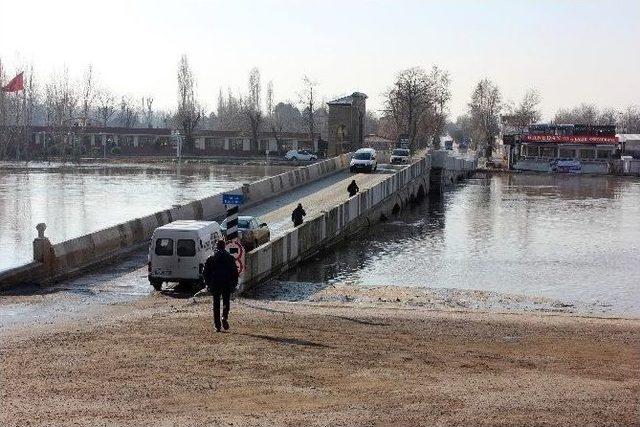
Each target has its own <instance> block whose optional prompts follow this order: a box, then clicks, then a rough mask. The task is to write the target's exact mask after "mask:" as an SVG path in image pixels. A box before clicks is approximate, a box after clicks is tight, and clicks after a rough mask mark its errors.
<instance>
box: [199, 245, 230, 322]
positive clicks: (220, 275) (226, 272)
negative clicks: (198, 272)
mask: <svg viewBox="0 0 640 427" xmlns="http://www.w3.org/2000/svg"><path fill="white" fill-rule="evenodd" d="M203 276H204V283H205V285H207V289H208V290H209V292H211V295H212V296H213V325H214V326H215V328H216V332H220V327H221V326H222V328H224V330H225V331H226V330H228V329H229V309H230V303H231V294H232V293H233V291H235V289H236V286H238V267H237V266H236V260H235V258H234V257H233V255H231V254H230V253H229V252H227V250H226V245H225V243H224V240H219V241H218V243H216V251H215V252H214V254H213V255H211V256H210V257H209V258H207V261H206V262H205V264H204V272H203ZM220 298H222V322H220Z"/></svg>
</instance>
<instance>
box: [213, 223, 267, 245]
mask: <svg viewBox="0 0 640 427" xmlns="http://www.w3.org/2000/svg"><path fill="white" fill-rule="evenodd" d="M220 229H221V230H222V234H223V235H226V234H227V220H226V219H225V220H224V221H222V224H220ZM238 236H239V237H240V242H242V246H244V248H245V249H246V250H247V251H251V250H253V249H255V248H257V247H258V246H260V245H264V244H265V243H267V242H268V241H269V240H270V239H271V230H269V226H268V225H267V224H266V223H265V222H261V220H260V218H257V217H254V216H248V215H241V216H239V217H238Z"/></svg>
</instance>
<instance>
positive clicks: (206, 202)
mask: <svg viewBox="0 0 640 427" xmlns="http://www.w3.org/2000/svg"><path fill="white" fill-rule="evenodd" d="M350 160H351V155H350V154H343V155H341V156H338V157H334V158H331V159H327V160H324V161H321V162H317V163H313V164H310V165H307V166H303V167H300V168H297V169H293V170H291V171H287V172H284V173H282V174H279V175H275V176H272V177H268V178H264V179H261V180H259V181H256V182H253V183H251V184H246V185H243V186H242V187H239V188H237V189H235V190H231V191H228V192H229V193H242V194H244V196H245V205H243V206H245V207H251V206H253V205H256V204H258V203H260V202H263V201H265V200H267V199H271V198H273V197H276V196H278V195H281V194H283V193H286V192H289V191H291V190H294V189H295V188H297V187H300V186H302V185H305V184H308V183H309V182H313V181H315V180H318V179H320V178H324V177H325V176H328V175H331V174H333V173H336V172H339V171H341V170H344V169H346V168H347V167H348V166H349V162H350ZM225 214H226V210H225V206H224V205H223V203H222V194H216V195H213V196H209V197H206V198H204V199H201V200H196V201H193V202H190V203H188V204H185V205H182V206H177V207H174V208H171V209H168V210H163V211H159V212H156V213H154V214H151V215H148V216H146V217H143V218H136V219H132V220H130V221H127V222H124V223H121V224H117V225H114V226H112V227H108V228H105V229H102V230H98V231H96V232H93V233H90V234H87V235H84V236H80V237H77V238H74V239H70V240H67V241H64V242H60V243H56V244H55V245H51V243H49V240H48V239H46V238H42V239H36V240H38V243H37V244H38V249H37V250H36V249H35V246H36V243H35V242H34V262H33V263H30V264H27V265H25V266H22V267H18V268H14V269H11V270H7V271H5V272H3V273H1V274H0V289H3V288H9V287H13V286H16V285H19V284H22V283H38V284H44V283H48V282H51V281H56V280H60V279H64V278H67V277H71V276H73V275H76V274H78V273H79V272H82V271H84V270H86V269H88V268H92V267H95V266H98V265H100V264H104V263H108V262H111V261H113V260H115V259H117V258H119V257H121V256H123V255H126V254H128V253H130V252H131V251H133V250H136V249H139V248H141V247H144V246H145V245H147V244H148V240H149V238H150V237H151V234H152V233H153V231H154V230H155V229H156V228H157V227H159V226H161V225H164V224H167V223H169V222H172V221H176V220H179V219H187V220H190V219H207V220H221V219H222V218H223V217H224V216H225Z"/></svg>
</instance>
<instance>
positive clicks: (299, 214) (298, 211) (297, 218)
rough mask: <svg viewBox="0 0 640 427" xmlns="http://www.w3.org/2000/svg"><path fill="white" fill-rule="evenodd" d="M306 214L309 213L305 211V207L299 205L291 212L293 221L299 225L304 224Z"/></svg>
mask: <svg viewBox="0 0 640 427" xmlns="http://www.w3.org/2000/svg"><path fill="white" fill-rule="evenodd" d="M306 214H307V213H306V212H305V211H304V209H302V207H300V206H298V207H297V208H295V209H294V210H293V212H292V213H291V221H293V225H295V226H298V225H300V224H302V218H303V217H304V216H305V215H306Z"/></svg>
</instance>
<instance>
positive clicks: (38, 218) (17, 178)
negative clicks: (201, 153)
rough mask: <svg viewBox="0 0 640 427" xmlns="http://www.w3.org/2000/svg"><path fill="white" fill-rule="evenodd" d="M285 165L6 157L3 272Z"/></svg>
mask: <svg viewBox="0 0 640 427" xmlns="http://www.w3.org/2000/svg"><path fill="white" fill-rule="evenodd" d="M287 169H289V168H286V167H279V166H230V165H182V166H180V167H178V166H177V165H175V164H158V165H136V164H80V165H72V164H66V165H64V164H60V163H34V162H31V163H29V164H26V165H25V164H24V163H0V218H2V221H0V270H4V269H8V268H11V267H15V266H18V265H22V264H24V263H27V262H30V261H31V260H32V256H33V252H32V241H33V238H34V237H35V236H36V235H37V231H36V229H35V226H36V224H38V223H40V222H44V223H46V224H47V230H46V235H47V236H48V237H49V239H50V240H51V241H52V242H53V243H57V242H60V241H64V240H67V239H71V238H74V237H77V236H81V235H83V234H87V233H90V232H93V231H96V230H99V229H102V228H105V227H109V226H112V225H115V224H118V223H121V222H124V221H128V220H130V219H132V218H137V217H142V216H145V215H148V214H151V213H153V212H157V211H159V210H162V209H167V208H170V207H171V206H172V205H173V204H183V203H186V202H189V201H192V200H196V199H200V198H203V197H206V196H209V195H212V194H216V193H220V192H223V191H225V190H230V189H233V188H237V187H238V186H239V185H241V184H242V183H245V182H251V181H255V180H258V179H260V178H262V177H265V176H270V175H275V174H279V173H282V172H283V171H285V170H287Z"/></svg>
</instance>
